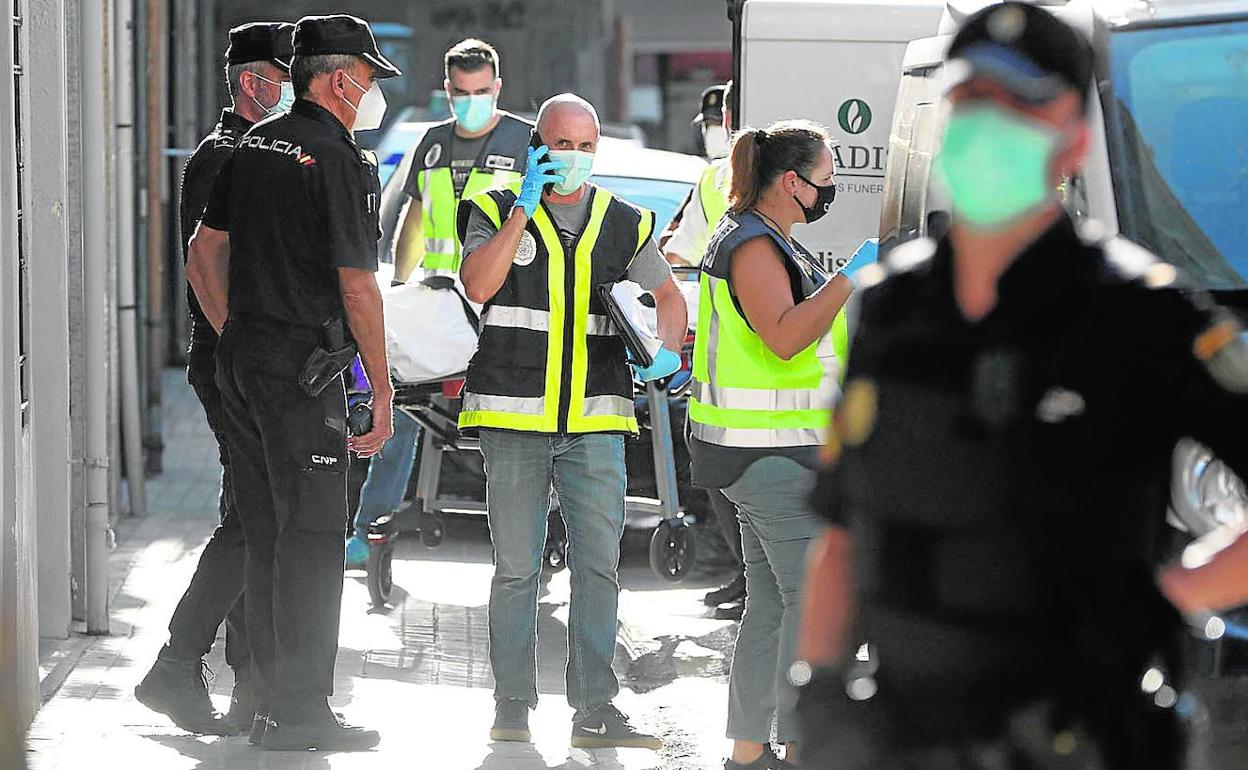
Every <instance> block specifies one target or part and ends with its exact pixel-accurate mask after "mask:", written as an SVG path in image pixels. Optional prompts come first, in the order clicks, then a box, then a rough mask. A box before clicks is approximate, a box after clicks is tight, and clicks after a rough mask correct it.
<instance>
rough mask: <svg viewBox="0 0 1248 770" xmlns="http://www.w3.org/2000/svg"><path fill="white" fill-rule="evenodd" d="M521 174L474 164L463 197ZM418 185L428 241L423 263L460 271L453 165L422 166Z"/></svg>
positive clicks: (430, 267) (423, 231) (504, 184)
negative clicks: (481, 167) (480, 167)
mask: <svg viewBox="0 0 1248 770" xmlns="http://www.w3.org/2000/svg"><path fill="white" fill-rule="evenodd" d="M520 178H521V176H520V175H519V174H517V173H515V172H514V171H483V170H481V169H477V168H474V169H472V170H471V171H469V172H468V182H467V183H466V184H465V185H464V194H463V196H462V197H463V198H472V197H475V196H477V195H480V194H482V193H484V192H486V191H488V190H497V189H501V188H504V187H507V186H508V185H510V184H513V183H515V182H517V181H518V180H519V179H520ZM416 187H417V189H418V190H420V208H421V217H420V226H421V236H422V237H423V239H424V241H425V257H424V260H423V261H422V262H421V266H422V267H424V268H425V269H426V270H437V271H440V272H458V271H459V264H460V262H461V261H462V259H461V257H460V253H459V248H460V244H459V239H458V238H457V237H456V234H455V212H456V209H457V208H458V207H459V199H458V198H456V197H455V183H454V181H453V179H452V178H451V169H450V168H449V167H446V166H442V167H439V168H430V169H422V170H420V171H419V172H417V175H416Z"/></svg>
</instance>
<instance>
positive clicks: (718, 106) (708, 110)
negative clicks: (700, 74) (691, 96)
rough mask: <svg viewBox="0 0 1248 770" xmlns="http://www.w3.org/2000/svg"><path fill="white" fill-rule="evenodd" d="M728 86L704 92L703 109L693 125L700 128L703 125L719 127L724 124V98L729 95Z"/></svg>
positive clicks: (720, 86)
mask: <svg viewBox="0 0 1248 770" xmlns="http://www.w3.org/2000/svg"><path fill="white" fill-rule="evenodd" d="M727 92H728V86H726V85H718V86H711V87H710V88H708V89H706V90H705V91H703V92H702V107H701V108H700V109H699V110H698V114H697V115H696V116H695V117H694V118H693V125H695V126H700V125H702V124H703V123H710V124H711V125H717V124H719V123H723V122H724V98H725V96H726V95H727Z"/></svg>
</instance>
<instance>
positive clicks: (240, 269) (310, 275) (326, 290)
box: [204, 99, 381, 328]
mask: <svg viewBox="0 0 1248 770" xmlns="http://www.w3.org/2000/svg"><path fill="white" fill-rule="evenodd" d="M380 198H381V186H380V183H379V182H378V178H377V167H376V165H375V164H374V163H373V161H372V159H371V158H370V157H369V155H368V154H367V153H365V152H364V151H362V150H360V149H359V148H358V147H357V146H356V144H355V141H354V140H353V139H352V137H351V133H350V132H349V131H347V129H346V128H345V127H344V126H343V125H342V123H341V122H340V121H339V120H338V118H336V117H334V115H333V114H332V113H330V112H329V111H328V110H325V109H324V108H322V107H320V106H319V105H317V104H313V103H312V102H310V101H307V100H305V99H300V100H298V101H296V102H295V105H294V107H292V108H291V111H290V112H289V113H288V114H285V115H280V116H277V117H274V118H269V119H267V120H263V121H261V122H259V123H257V124H256V125H255V127H253V128H252V129H251V131H249V132H248V133H247V135H246V136H245V137H243V138H242V139H240V140H239V142H238V147H237V148H236V149H235V151H234V154H233V155H232V156H231V157H230V159H229V160H228V161H227V162H226V165H225V167H224V168H223V169H222V171H221V173H220V174H219V175H218V177H217V183H216V186H215V187H214V188H213V191H212V199H211V200H210V201H209V203H208V209H207V211H205V212H204V224H206V225H207V226H209V227H211V228H213V229H216V230H227V231H229V234H230V297H229V304H230V314H231V315H234V314H235V313H241V314H246V315H250V316H265V317H268V318H270V319H274V320H277V321H279V322H282V323H287V324H294V325H298V326H304V327H312V328H316V327H319V326H321V325H322V324H323V323H324V322H325V321H326V320H328V319H329V318H331V317H334V316H342V315H343V307H342V299H341V295H340V293H339V284H338V274H337V270H336V269H337V268H340V267H349V268H360V269H364V270H373V271H375V270H376V269H377V239H378V238H379V237H380V231H379V230H378V217H377V212H378V205H379V202H380Z"/></svg>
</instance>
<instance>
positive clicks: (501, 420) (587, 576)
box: [459, 94, 687, 749]
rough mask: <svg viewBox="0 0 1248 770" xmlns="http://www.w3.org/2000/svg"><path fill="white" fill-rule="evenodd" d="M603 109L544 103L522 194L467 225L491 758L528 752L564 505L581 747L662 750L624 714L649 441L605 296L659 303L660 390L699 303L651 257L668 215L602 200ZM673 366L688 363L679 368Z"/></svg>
mask: <svg viewBox="0 0 1248 770" xmlns="http://www.w3.org/2000/svg"><path fill="white" fill-rule="evenodd" d="M599 134H600V128H599V122H598V114H597V112H596V111H595V110H594V108H593V106H592V105H590V104H589V103H588V102H586V101H585V100H584V99H581V98H580V97H578V96H575V95H573V94H562V95H559V96H555V97H552V98H551V99H549V100H547V101H546V102H545V103H544V104H543V105H542V107H541V110H540V111H539V112H538V119H537V130H536V131H535V132H534V136H533V144H534V145H536V146H533V147H530V148H529V150H528V157H527V169H526V171H525V175H524V179H523V180H522V181H521V182H520V183H518V184H513V185H510V186H508V187H506V188H504V189H501V190H492V191H490V192H487V193H485V194H482V195H478V196H476V197H473V198H470V199H468V200H465V201H464V202H463V203H462V204H460V209H459V235H460V238H461V240H462V243H463V253H464V263H463V266H462V267H461V268H460V276H461V278H462V279H463V282H464V289H465V291H466V293H467V295H468V299H470V300H472V301H473V302H478V303H482V304H483V305H484V306H485V307H484V310H483V311H482V314H481V338H480V342H479V344H478V347H477V352H476V354H475V355H474V356H473V358H472V361H471V363H470V364H469V366H468V375H467V380H466V383H465V386H464V398H463V410H462V411H461V413H460V417H459V425H460V428H461V429H466V430H475V431H477V432H478V433H479V435H480V439H481V453H482V455H483V456H484V458H485V472H486V494H487V503H488V508H489V523H490V537H491V539H492V541H493V543H494V551H495V570H494V578H493V581H492V582H491V585H490V606H489V626H490V631H489V633H490V664H491V666H492V667H493V670H494V679H495V682H496V684H495V690H494V696H495V700H496V709H495V720H494V726H493V728H492V729H491V731H490V735H491V737H492V738H493V739H494V740H501V741H528V740H530V733H529V727H528V712H529V710H530V709H531V708H532V707H534V706H535V705H536V704H537V655H536V650H537V647H536V643H537V601H538V579H539V576H540V574H541V567H542V551H543V546H544V544H545V542H546V521H547V514H548V512H549V510H550V496H551V489H552V487H553V488H554V490H555V491H556V492H557V493H558V495H559V503H560V507H561V512H562V515H563V519H564V522H565V523H566V525H567V533H568V569H569V571H570V572H571V579H572V602H571V606H570V608H569V619H568V650H569V658H568V668H567V697H568V703H569V704H570V705H571V706H572V707H573V708H574V709H575V710H576V713H575V716H574V717H573V726H572V745H573V746H578V747H582V748H605V747H612V746H622V747H640V748H650V749H657V748H659V746H660V742H659V740H658V739H657V738H656V737H654V736H651V735H647V734H645V733H643V732H641V731H640V730H638V729H636V728H635V727H633V726H632V725H630V724H629V721H628V719H627V717H625V716H624V714H622V713H621V712H620V711H619V710H618V709H616V708H615V707H614V706H613V705H612V703H611V702H612V700H613V699H614V698H615V696H616V694H617V693H618V692H619V682H618V681H617V680H616V676H615V673H614V672H613V671H612V669H611V661H612V659H613V658H614V657H615V635H616V625H617V617H616V613H617V606H618V601H619V580H618V576H617V569H618V565H619V559H620V538H621V536H622V535H623V531H624V490H625V468H624V436H626V435H630V434H634V433H636V432H637V419H636V415H635V414H634V411H633V378H632V376H631V375H630V372H629V367H628V362H627V359H626V356H625V347H624V341H623V340H622V339H621V338H620V336H619V335H618V334H617V333H616V331H615V329H614V327H613V326H612V324H611V323H610V321H609V319H608V316H607V309H606V307H605V306H604V305H603V300H602V298H601V296H600V295H599V292H598V291H597V288H598V287H599V286H601V285H602V284H604V283H614V282H618V281H621V280H625V279H627V280H631V281H634V282H636V283H637V284H639V285H640V286H641V288H642V289H644V290H646V291H649V292H651V293H652V294H653V295H654V298H655V304H656V307H657V313H658V321H659V336H660V337H661V338H662V340H663V345H664V347H663V349H662V350H660V351H659V353H658V355H657V356H656V357H655V359H656V360H655V363H654V364H653V365H652V366H651V367H650V369H649V371H644V372H642V376H643V379H644V378H646V377H650V378H653V377H658V376H662V375H664V374H670V373H671V372H672V371H674V370H675V368H677V367H678V366H679V355H678V354H677V353H676V352H675V351H677V350H679V349H680V345H681V344H682V342H683V341H684V337H685V329H686V320H687V319H686V311H685V302H684V298H683V296H682V295H681V293H680V290H679V289H678V288H677V286H676V284H675V282H674V281H673V280H672V271H671V267H670V266H669V265H668V264H667V262H666V261H665V260H664V259H663V256H662V254H660V253H659V248H658V246H657V244H656V243H655V242H654V237H653V230H654V214H653V213H652V212H649V211H645V210H643V209H639V208H636V207H634V206H632V205H630V204H628V203H626V202H624V201H623V200H621V199H619V198H617V197H615V196H614V195H612V194H611V193H610V192H608V191H607V190H605V189H603V188H601V187H598V186H597V185H595V184H593V183H591V182H589V177H590V174H591V173H592V170H593V162H594V153H595V151H596V150H597V149H598V139H599ZM673 361H674V362H675V363H674V364H673Z"/></svg>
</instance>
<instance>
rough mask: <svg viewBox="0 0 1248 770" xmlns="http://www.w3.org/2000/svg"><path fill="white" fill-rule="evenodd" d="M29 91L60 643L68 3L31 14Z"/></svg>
mask: <svg viewBox="0 0 1248 770" xmlns="http://www.w3.org/2000/svg"><path fill="white" fill-rule="evenodd" d="M26 30H27V35H28V36H29V38H31V39H35V40H39V41H40V45H38V46H36V47H34V48H30V49H28V61H29V63H30V64H29V69H28V73H29V75H28V77H27V84H28V87H27V89H26V103H27V105H28V109H27V110H26V112H27V114H28V115H29V117H30V128H31V131H30V135H29V137H28V139H27V141H26V143H25V151H26V155H27V157H28V159H29V158H38V159H39V160H38V162H37V163H33V162H30V161H29V160H28V162H27V163H26V169H27V185H26V187H27V194H26V198H27V215H26V217H25V225H26V235H27V243H29V244H30V249H31V252H32V253H34V254H38V255H40V257H41V258H38V259H34V260H32V261H31V265H30V295H31V302H32V305H33V306H34V307H36V308H39V310H38V316H37V317H38V323H37V324H34V325H32V328H31V374H32V378H33V380H34V382H36V383H37V384H38V389H37V392H36V394H35V397H34V398H33V399H32V402H31V418H32V426H33V438H34V442H33V444H34V446H33V450H34V451H33V457H32V459H33V463H32V466H33V467H34V468H36V469H37V473H35V474H34V499H35V501H36V504H37V507H38V512H37V515H38V527H39V529H38V556H39V558H38V564H39V571H38V575H39V634H40V636H49V637H57V638H63V637H65V636H67V635H68V633H69V626H70V621H71V617H70V615H71V612H70V560H69V553H70V550H69V511H70V494H69V489H70V446H69V432H70V426H69V380H70V368H69V360H70V359H69V315H68V279H67V260H66V253H67V251H68V248H69V232H68V226H67V221H66V215H67V214H66V212H67V205H66V204H67V200H66V198H67V196H68V192H69V189H68V177H67V166H68V150H67V146H66V140H65V137H66V134H67V131H68V125H67V123H68V119H67V114H66V76H65V54H66V50H65V45H64V34H63V30H64V0H41V2H39V3H35V4H34V5H33V6H31V7H30V10H29V15H28V17H27V20H26Z"/></svg>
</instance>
